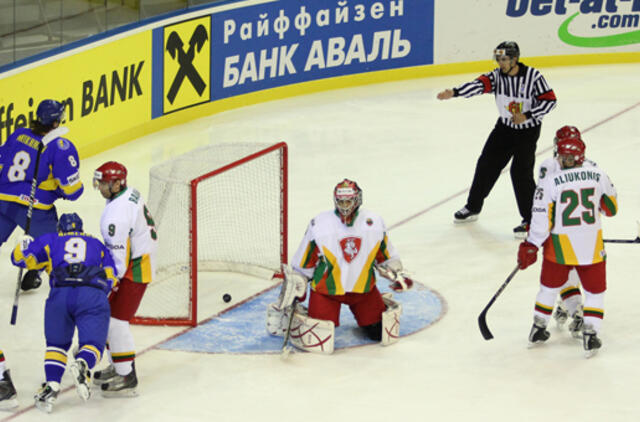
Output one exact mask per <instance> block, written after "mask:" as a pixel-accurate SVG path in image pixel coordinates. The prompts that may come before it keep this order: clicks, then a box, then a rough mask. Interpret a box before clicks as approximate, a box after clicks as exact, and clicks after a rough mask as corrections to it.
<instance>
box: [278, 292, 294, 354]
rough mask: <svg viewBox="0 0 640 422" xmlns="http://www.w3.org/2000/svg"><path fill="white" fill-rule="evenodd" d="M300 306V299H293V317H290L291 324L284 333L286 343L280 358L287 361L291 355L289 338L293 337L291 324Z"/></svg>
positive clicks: (283, 344) (283, 343)
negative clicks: (297, 307)
mask: <svg viewBox="0 0 640 422" xmlns="http://www.w3.org/2000/svg"><path fill="white" fill-rule="evenodd" d="M297 305H298V298H297V297H295V298H294V299H293V304H291V315H289V323H288V324H287V331H285V332H284V341H283V342H282V351H281V352H280V357H281V358H282V359H286V358H287V357H289V353H291V346H289V337H291V323H292V322H293V314H294V312H295V311H296V306H297Z"/></svg>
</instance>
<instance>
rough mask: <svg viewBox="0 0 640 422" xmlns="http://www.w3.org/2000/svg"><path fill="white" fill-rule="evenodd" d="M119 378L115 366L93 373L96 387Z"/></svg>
mask: <svg viewBox="0 0 640 422" xmlns="http://www.w3.org/2000/svg"><path fill="white" fill-rule="evenodd" d="M117 376H118V373H117V372H116V368H115V366H113V365H109V366H107V367H106V368H104V369H103V370H101V371H96V372H94V373H93V383H94V384H95V385H102V384H105V383H107V382H109V381H111V380H112V379H114V378H115V377H117Z"/></svg>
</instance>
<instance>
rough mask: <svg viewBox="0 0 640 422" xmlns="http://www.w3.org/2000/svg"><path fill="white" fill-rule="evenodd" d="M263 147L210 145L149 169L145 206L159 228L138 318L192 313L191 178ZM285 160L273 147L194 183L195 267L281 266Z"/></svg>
mask: <svg viewBox="0 0 640 422" xmlns="http://www.w3.org/2000/svg"><path fill="white" fill-rule="evenodd" d="M267 147H269V145H265V144H221V145H210V146H207V147H203V148H198V149H196V150H193V151H190V152H188V153H186V154H183V155H181V156H179V157H176V158H174V159H171V160H169V161H166V162H164V163H162V164H159V165H157V166H154V167H153V168H152V169H151V171H150V182H149V183H150V186H149V209H150V210H151V213H152V215H153V217H154V220H155V223H156V228H157V230H158V240H159V243H158V259H157V263H158V268H157V274H156V279H155V280H154V281H153V282H152V283H151V284H150V285H149V287H148V288H147V291H146V293H145V296H144V298H143V300H142V303H141V305H140V308H139V310H138V313H137V316H138V317H146V318H158V319H167V318H170V319H176V318H177V319H181V318H189V317H190V315H189V312H190V303H191V300H192V297H191V290H192V289H191V277H190V273H191V250H192V247H191V235H190V230H191V218H192V215H191V210H190V209H191V181H192V180H194V179H196V178H199V177H201V176H203V175H206V174H208V173H210V172H212V171H214V170H218V169H221V168H222V167H225V166H228V165H229V164H231V163H233V162H235V161H238V160H241V159H243V158H245V157H247V156H250V155H252V154H254V153H256V152H259V151H262V150H264V149H265V148H267ZM283 162H284V161H283V148H279V149H275V150H274V151H271V152H268V153H266V154H262V155H259V156H257V157H255V158H252V159H249V160H247V161H246V162H243V163H241V164H239V165H237V166H231V167H230V168H228V169H226V170H224V171H222V172H220V173H218V174H215V175H213V176H211V177H207V178H204V179H203V180H201V181H200V182H198V184H197V193H196V198H197V199H196V210H195V211H196V215H197V230H196V237H197V255H198V264H197V265H198V272H201V271H232V272H241V273H247V274H252V275H257V276H260V277H264V278H271V277H272V276H273V274H274V273H275V272H277V271H279V268H280V263H281V253H282V249H283V246H282V245H283V239H282V237H283V227H284V226H283V225H284V220H283V204H282V201H283V193H282V192H283V191H282V186H283V178H284V177H286V174H285V172H286V168H284V166H283Z"/></svg>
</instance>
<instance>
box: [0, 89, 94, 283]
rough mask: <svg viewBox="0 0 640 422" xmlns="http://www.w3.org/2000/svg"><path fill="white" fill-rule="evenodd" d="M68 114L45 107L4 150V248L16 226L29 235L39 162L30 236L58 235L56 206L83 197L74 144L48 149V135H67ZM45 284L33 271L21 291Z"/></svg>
mask: <svg viewBox="0 0 640 422" xmlns="http://www.w3.org/2000/svg"><path fill="white" fill-rule="evenodd" d="M64 108H65V106H64V104H63V103H60V102H58V101H54V100H44V101H42V102H41V103H40V104H39V105H38V109H37V110H36V120H34V121H32V122H31V126H30V127H29V128H18V129H16V130H15V131H14V132H13V133H12V134H11V136H9V138H8V139H7V141H6V142H5V143H4V144H3V145H2V146H0V247H1V246H2V244H4V242H6V240H7V239H8V238H9V236H11V233H12V232H13V230H14V229H15V228H16V226H20V227H22V228H23V229H25V230H26V226H27V212H28V209H29V202H30V201H29V197H30V194H31V185H32V182H33V178H34V175H35V169H36V162H38V172H37V181H36V187H37V189H36V192H35V198H34V204H33V211H32V215H31V221H30V225H29V232H28V233H27V234H29V235H31V236H33V237H38V236H40V235H43V234H45V233H55V231H56V223H57V222H58V214H57V212H56V208H55V206H54V202H55V201H56V200H57V199H59V198H63V199H69V200H72V201H74V200H76V199H78V198H79V197H80V195H81V194H82V191H83V186H82V182H81V181H80V173H79V166H80V160H79V159H78V151H77V150H76V147H75V146H74V145H73V143H72V142H71V141H69V140H68V139H65V138H60V137H54V139H53V140H51V142H49V143H48V144H47V145H43V144H44V143H45V141H46V139H47V138H45V136H46V135H47V134H48V133H51V135H53V134H55V133H58V131H61V129H58V128H59V126H60V123H61V122H62V121H63V120H64ZM52 131H55V132H52ZM39 149H41V152H40V157H39V160H38V151H39ZM40 283H41V280H40V277H39V276H38V271H27V272H26V274H25V276H24V278H23V279H22V283H21V287H22V289H23V290H29V289H34V288H36V287H38V286H40Z"/></svg>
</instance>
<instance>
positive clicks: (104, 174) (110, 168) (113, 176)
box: [93, 161, 127, 188]
mask: <svg viewBox="0 0 640 422" xmlns="http://www.w3.org/2000/svg"><path fill="white" fill-rule="evenodd" d="M116 180H119V181H120V185H121V186H127V168H126V167H125V166H123V165H122V164H120V163H118V162H116V161H107V162H106V163H104V164H103V165H101V166H100V167H98V168H97V169H96V171H95V172H94V173H93V187H95V188H97V187H98V184H99V183H100V182H109V183H111V182H115V181H116Z"/></svg>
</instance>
